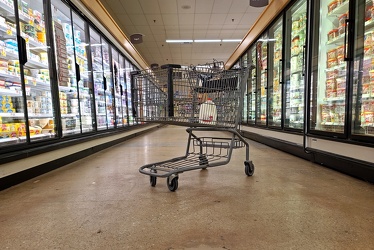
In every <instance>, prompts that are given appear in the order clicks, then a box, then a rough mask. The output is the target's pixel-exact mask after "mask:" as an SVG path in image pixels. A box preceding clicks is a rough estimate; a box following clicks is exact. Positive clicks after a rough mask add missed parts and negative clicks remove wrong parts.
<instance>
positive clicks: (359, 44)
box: [349, 0, 374, 141]
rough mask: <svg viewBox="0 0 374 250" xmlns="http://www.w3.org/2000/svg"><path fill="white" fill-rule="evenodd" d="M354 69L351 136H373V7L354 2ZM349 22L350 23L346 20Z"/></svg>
mask: <svg viewBox="0 0 374 250" xmlns="http://www.w3.org/2000/svg"><path fill="white" fill-rule="evenodd" d="M354 6H355V16H356V18H355V31H356V32H355V34H354V36H353V38H354V53H353V55H354V56H353V58H354V61H353V63H354V72H355V74H354V75H353V84H352V121H351V122H352V126H351V128H352V129H351V133H352V135H353V136H354V137H355V136H358V137H360V138H361V139H363V137H366V138H367V139H366V140H371V141H372V140H373V136H374V56H373V52H374V6H373V1H364V0H360V1H355V2H354ZM349 24H350V25H352V23H349ZM352 44H353V43H352Z"/></svg>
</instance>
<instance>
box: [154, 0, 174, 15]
mask: <svg viewBox="0 0 374 250" xmlns="http://www.w3.org/2000/svg"><path fill="white" fill-rule="evenodd" d="M158 4H159V6H160V11H161V13H162V14H172V13H173V14H176V13H178V4H177V0H158Z"/></svg>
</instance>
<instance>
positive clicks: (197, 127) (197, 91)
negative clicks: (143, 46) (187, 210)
mask: <svg viewBox="0 0 374 250" xmlns="http://www.w3.org/2000/svg"><path fill="white" fill-rule="evenodd" d="M212 65H213V64H207V65H206V66H207V67H202V66H200V67H199V68H197V67H193V68H192V67H189V68H182V67H181V66H180V65H170V64H168V65H163V66H161V68H159V69H155V70H145V71H134V72H132V73H131V84H132V102H133V105H132V107H133V116H134V117H135V118H136V119H137V121H138V122H140V123H143V122H157V123H166V124H172V125H181V126H186V127H188V128H187V129H186V131H187V133H188V141H187V149H186V154H185V155H184V156H181V157H176V158H172V159H169V160H165V161H162V162H156V163H151V164H147V165H144V166H142V167H140V169H139V171H140V172H141V173H143V174H146V175H149V176H150V184H151V185H152V186H155V185H156V182H157V177H165V178H167V186H168V188H169V190H170V191H175V190H177V188H178V179H179V174H180V173H182V172H185V171H190V170H194V169H206V168H209V167H216V166H221V165H225V164H227V163H229V161H230V159H231V156H232V152H233V149H235V148H240V147H244V146H245V147H246V159H245V161H244V166H245V173H246V174H247V175H248V176H252V175H253V173H254V164H253V163H252V161H251V160H250V159H249V144H248V142H247V141H246V140H245V139H244V138H243V137H242V136H241V134H240V133H239V124H240V119H241V110H242V107H243V93H244V89H245V84H246V82H247V78H248V70H247V69H238V70H223V69H218V70H217V67H211V66H212ZM214 66H216V64H214ZM217 134H218V136H217Z"/></svg>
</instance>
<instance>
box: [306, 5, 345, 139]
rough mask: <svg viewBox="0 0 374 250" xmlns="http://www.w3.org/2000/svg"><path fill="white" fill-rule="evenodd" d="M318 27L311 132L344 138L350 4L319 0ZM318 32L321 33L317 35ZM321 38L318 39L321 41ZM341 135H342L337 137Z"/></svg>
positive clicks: (316, 20) (314, 61) (312, 89)
mask: <svg viewBox="0 0 374 250" xmlns="http://www.w3.org/2000/svg"><path fill="white" fill-rule="evenodd" d="M316 4H317V6H318V7H319V8H318V9H319V13H318V15H316V16H315V18H316V19H315V24H316V25H318V26H316V27H319V29H318V30H317V29H316V32H315V34H314V35H315V38H314V39H315V41H318V45H315V46H314V53H313V55H315V56H314V60H313V63H314V65H312V68H313V76H315V77H313V81H312V86H311V87H312V88H311V95H312V96H313V98H312V100H311V101H312V103H311V110H312V113H311V123H310V129H311V130H314V131H325V132H329V133H330V134H340V136H344V132H345V121H346V101H347V99H346V89H347V86H348V85H347V79H348V77H349V75H348V66H349V62H348V60H347V58H346V55H345V51H346V49H347V47H346V46H347V44H346V41H345V39H346V38H347V33H346V31H347V29H346V20H348V16H349V12H348V11H349V1H331V0H321V1H318V2H317V3H316ZM317 31H318V32H317ZM317 39H318V40H317ZM336 136H338V135H336Z"/></svg>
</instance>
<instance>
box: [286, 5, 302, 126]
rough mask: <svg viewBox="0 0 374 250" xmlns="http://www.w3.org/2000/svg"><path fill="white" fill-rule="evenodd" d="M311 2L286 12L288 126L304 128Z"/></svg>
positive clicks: (294, 6)
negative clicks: (308, 18) (307, 26)
mask: <svg viewBox="0 0 374 250" xmlns="http://www.w3.org/2000/svg"><path fill="white" fill-rule="evenodd" d="M306 13H307V1H306V0H299V1H297V2H296V3H294V4H293V5H292V6H291V7H290V8H289V9H288V10H287V12H286V25H285V29H286V30H285V34H286V35H285V60H284V62H285V65H284V67H285V70H286V72H285V74H284V77H285V79H284V80H285V81H284V85H285V92H284V93H285V97H284V99H285V104H284V107H285V118H284V128H286V129H299V130H302V129H303V125H304V87H305V86H304V85H305V84H304V73H305V41H306V40H305V35H306V21H307V20H306V18H307V14H306Z"/></svg>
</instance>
